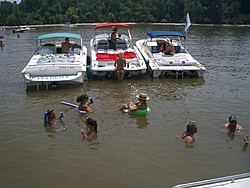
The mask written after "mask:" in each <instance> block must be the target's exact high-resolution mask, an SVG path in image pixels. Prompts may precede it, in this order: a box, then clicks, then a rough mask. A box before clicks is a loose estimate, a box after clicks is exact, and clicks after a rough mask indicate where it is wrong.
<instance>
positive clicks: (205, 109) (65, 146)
mask: <svg viewBox="0 0 250 188" xmlns="http://www.w3.org/2000/svg"><path fill="white" fill-rule="evenodd" d="M133 27H134V31H133V33H132V34H133V36H134V39H135V40H134V41H136V40H138V39H140V38H145V37H146V32H147V31H152V30H172V31H180V32H182V33H184V32H183V28H180V27H174V26H159V25H158V26H156V25H134V26H133ZM49 32H72V33H78V34H80V35H82V36H83V38H84V41H83V42H84V44H85V45H86V46H87V47H89V40H90V38H91V37H92V36H93V28H92V27H86V26H79V27H77V28H74V29H69V30H67V29H63V28H61V27H46V28H39V30H36V31H31V32H26V33H23V34H21V38H16V35H15V34H13V33H12V31H11V29H8V30H6V31H1V33H2V34H3V35H4V43H5V47H4V49H3V51H1V50H0V64H1V69H0V77H1V79H0V83H1V91H0V95H1V98H0V104H1V109H0V113H1V123H0V131H1V138H0V143H1V145H0V151H1V155H0V168H1V170H0V178H1V182H0V183H1V187H7V188H8V187H11V188H12V187H60V188H62V187H65V188H66V187H83V186H88V187H122V188H127V187H143V188H144V187H172V186H174V185H177V184H181V183H187V182H192V181H199V180H204V179H209V178H217V177H221V176H227V175H234V174H238V173H246V172H249V171H250V146H249V147H248V148H247V147H244V142H243V138H244V136H246V135H247V134H249V135H250V128H249V123H250V116H249V109H250V95H249V93H250V74H249V72H250V63H249V59H250V28H249V27H219V26H218V27H210V28H208V27H205V26H195V27H192V28H190V29H189V30H188V35H187V37H188V39H187V45H186V48H187V50H188V51H189V52H190V53H191V54H192V55H193V56H194V57H195V58H196V59H197V60H198V61H200V62H201V63H202V64H203V65H204V66H205V67H206V68H207V71H206V73H205V76H204V78H186V79H166V78H161V79H152V78H151V77H150V76H149V75H145V76H142V77H140V78H135V79H125V80H124V81H123V82H122V83H117V82H116V81H115V80H112V79H111V80H108V79H94V80H92V81H86V82H85V83H84V84H82V85H76V86H65V87H59V88H57V89H50V90H48V91H47V90H40V91H36V90H35V89H27V88H26V86H25V85H23V79H22V76H21V74H20V72H21V70H22V69H23V68H24V66H25V65H26V64H27V62H28V61H29V59H30V58H31V56H32V55H33V53H34V50H35V40H36V38H37V37H38V36H39V35H41V34H45V33H49ZM118 33H119V32H118ZM140 92H145V93H147V94H148V95H149V96H150V101H149V102H148V105H149V107H150V108H151V110H152V112H151V113H150V114H148V115H147V116H131V115H128V114H125V113H123V112H120V111H115V112H108V110H112V109H117V108H118V107H119V105H121V104H122V103H125V102H128V101H133V102H135V101H136V98H135V96H136V95H137V94H139V93H140ZM82 93H87V94H88V95H89V96H91V97H92V98H94V104H93V105H92V107H93V109H94V113H93V114H90V115H80V114H78V113H77V110H76V109H74V108H71V107H69V106H64V105H61V104H60V102H61V101H66V102H70V103H74V104H76V97H77V95H80V94H82ZM51 107H52V108H54V109H55V110H56V112H57V114H58V115H59V112H60V111H63V112H65V114H66V117H65V118H64V124H65V125H66V126H68V129H67V130H66V131H65V132H61V131H58V132H53V131H50V130H46V129H45V128H44V126H43V114H44V112H45V111H46V110H47V109H49V108H51ZM231 114H234V115H236V116H237V117H238V123H239V124H240V125H241V126H242V127H243V128H244V132H243V134H242V135H236V136H230V135H227V134H226V133H224V132H222V130H221V126H222V125H223V124H224V123H226V122H228V117H229V115H231ZM87 116H88V117H92V118H94V119H96V120H97V121H98V126H99V133H98V135H97V137H96V138H95V139H93V140H91V141H87V140H86V139H83V137H82V135H81V134H80V129H81V128H85V129H86V126H85V119H86V117H87ZM189 120H195V121H197V123H198V125H199V128H198V133H197V134H195V137H196V141H195V142H194V143H193V144H192V147H187V146H186V145H185V143H184V142H183V141H182V140H179V139H176V138H175V137H176V135H181V134H182V133H183V132H184V131H185V129H186V122H187V121H189Z"/></svg>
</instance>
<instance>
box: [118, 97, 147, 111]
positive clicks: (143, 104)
mask: <svg viewBox="0 0 250 188" xmlns="http://www.w3.org/2000/svg"><path fill="white" fill-rule="evenodd" d="M136 98H138V99H139V100H138V101H137V102H136V103H135V104H133V103H132V102H129V103H128V104H123V105H121V106H120V108H119V110H123V109H129V111H130V112H135V111H136V110H146V109H147V108H148V105H147V100H149V97H148V95H147V94H145V93H140V94H139V95H137V96H136Z"/></svg>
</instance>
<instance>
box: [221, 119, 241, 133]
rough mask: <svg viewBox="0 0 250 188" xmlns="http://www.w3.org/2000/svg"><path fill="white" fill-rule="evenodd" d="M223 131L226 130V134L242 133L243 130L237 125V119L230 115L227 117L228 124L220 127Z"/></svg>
mask: <svg viewBox="0 0 250 188" xmlns="http://www.w3.org/2000/svg"><path fill="white" fill-rule="evenodd" d="M222 128H223V129H227V130H228V132H231V133H235V132H242V131H243V128H242V127H241V126H240V125H238V124H237V117H236V116H235V115H231V116H230V117H229V123H226V124H224V125H223V126H222Z"/></svg>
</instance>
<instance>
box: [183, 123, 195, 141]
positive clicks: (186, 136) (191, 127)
mask: <svg viewBox="0 0 250 188" xmlns="http://www.w3.org/2000/svg"><path fill="white" fill-rule="evenodd" d="M197 128H198V126H197V123H196V121H189V122H187V130H186V131H185V132H184V133H183V134H182V135H181V139H182V140H185V141H186V142H194V141H195V139H194V137H193V135H194V134H195V133H197Z"/></svg>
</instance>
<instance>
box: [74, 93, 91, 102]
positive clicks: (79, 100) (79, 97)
mask: <svg viewBox="0 0 250 188" xmlns="http://www.w3.org/2000/svg"><path fill="white" fill-rule="evenodd" d="M84 99H89V96H88V95H87V94H82V95H79V96H77V98H76V102H82V101H83V100H84Z"/></svg>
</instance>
